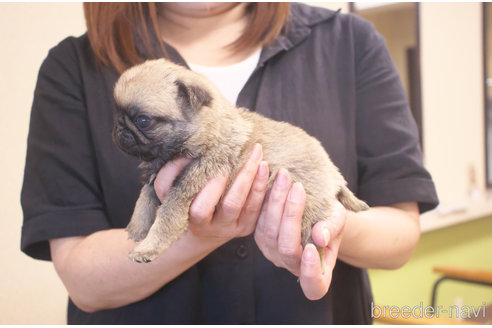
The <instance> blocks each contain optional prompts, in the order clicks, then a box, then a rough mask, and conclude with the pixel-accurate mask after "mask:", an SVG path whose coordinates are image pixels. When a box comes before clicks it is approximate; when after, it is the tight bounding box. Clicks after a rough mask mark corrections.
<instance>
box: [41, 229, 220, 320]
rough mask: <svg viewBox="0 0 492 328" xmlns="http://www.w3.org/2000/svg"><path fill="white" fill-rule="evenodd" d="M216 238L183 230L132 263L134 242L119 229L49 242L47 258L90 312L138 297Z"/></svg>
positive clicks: (213, 246)
mask: <svg viewBox="0 0 492 328" xmlns="http://www.w3.org/2000/svg"><path fill="white" fill-rule="evenodd" d="M220 244H221V242H219V241H218V240H211V239H200V238H199V237H196V236H195V235H193V234H192V233H190V232H189V231H188V232H186V233H185V234H183V236H182V237H181V238H180V239H179V240H178V241H176V242H175V243H173V244H172V246H171V248H169V249H168V250H167V251H166V252H164V253H163V254H162V255H161V256H160V257H159V258H158V259H157V260H155V261H154V262H151V263H146V264H138V263H133V262H132V261H131V260H130V259H129V258H128V252H129V251H130V250H131V249H132V248H133V247H135V245H136V244H135V243H134V242H133V241H131V240H129V239H128V235H127V233H126V232H125V231H124V230H123V229H111V230H105V231H100V232H96V233H94V234H91V235H89V236H87V237H68V238H61V239H54V240H51V241H50V246H51V252H52V258H53V262H54V264H55V268H56V271H57V272H58V274H59V276H60V277H61V279H62V281H63V283H64V285H65V287H66V288H67V290H68V293H69V295H70V297H71V299H72V300H73V302H74V303H75V304H76V305H77V306H78V307H79V308H81V309H82V310H84V311H87V312H94V311H98V310H103V309H110V308H116V307H121V306H124V305H127V304H130V303H133V302H136V301H139V300H142V299H144V298H146V297H148V296H150V295H151V294H153V293H154V292H156V291H157V290H159V289H160V288H161V287H162V286H164V285H165V284H166V283H168V282H170V281H171V280H173V279H174V278H175V277H177V276H178V275H180V274H181V273H183V272H184V271H186V270H187V269H188V268H190V267H191V266H192V265H194V264H195V263H197V262H198V261H199V260H201V259H202V258H204V257H205V256H206V255H207V254H209V253H210V252H212V251H213V250H214V249H216V248H217V247H218V246H220Z"/></svg>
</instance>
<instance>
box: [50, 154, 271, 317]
mask: <svg viewBox="0 0 492 328" xmlns="http://www.w3.org/2000/svg"><path fill="white" fill-rule="evenodd" d="M261 158H262V151H261V147H258V146H257V147H255V150H254V151H253V153H252V155H251V156H250V158H249V160H248V161H247V163H246V164H245V165H244V166H243V168H242V169H241V171H240V172H239V174H238V176H237V177H236V179H235V181H234V183H233V184H232V186H231V188H230V190H229V191H228V192H227V193H226V194H225V195H224V198H223V200H222V201H221V202H220V203H219V200H220V197H221V195H222V194H223V192H224V189H225V186H226V182H227V177H226V176H220V177H217V178H214V179H212V180H211V181H210V182H209V183H208V184H207V185H206V187H205V188H204V189H203V190H202V191H201V192H200V193H199V194H198V195H197V197H196V198H195V200H194V201H193V203H192V205H191V207H190V226H189V229H188V230H187V231H186V232H185V233H184V234H183V235H182V237H181V238H180V239H179V240H178V241H176V242H175V243H173V244H172V246H171V247H170V248H169V249H168V250H167V251H166V252H164V253H163V254H162V255H161V256H160V257H159V258H158V259H157V260H155V261H154V262H151V263H148V264H137V263H133V262H131V261H130V260H129V259H128V252H129V251H130V250H131V249H132V248H133V247H135V245H136V243H134V242H133V241H131V240H129V239H128V235H127V233H126V232H125V231H124V230H123V229H110V230H104V231H99V232H96V233H93V234H91V235H89V236H86V237H67V238H60V239H53V240H51V241H50V247H51V255H52V260H53V263H54V265H55V268H56V271H57V272H58V274H59V276H60V278H61V280H62V281H63V283H64V285H65V287H66V288H67V290H68V293H69V295H70V297H71V299H72V301H73V302H74V303H75V304H76V305H77V306H78V307H79V308H80V309H82V310H84V311H87V312H93V311H98V310H103V309H110V308H116V307H121V306H124V305H127V304H130V303H133V302H136V301H139V300H142V299H144V298H146V297H148V296H150V295H151V294H153V293H154V292H156V291H157V290H158V289H160V288H161V287H162V286H164V285H165V284H166V283H168V282H170V281H171V280H173V279H174V278H176V277H177V276H179V275H180V274H181V273H183V272H184V271H186V270H187V269H188V268H190V267H191V266H192V265H194V264H195V263H197V262H198V261H200V260H201V259H203V258H204V257H205V256H206V255H207V254H209V253H210V252H212V251H213V250H214V249H216V248H217V247H219V246H220V245H222V244H224V243H226V242H227V241H228V240H230V239H232V238H234V237H240V236H245V235H248V234H251V233H252V232H253V231H254V228H255V225H256V220H257V218H258V216H259V213H260V210H261V205H262V203H263V199H264V196H265V191H266V186H267V182H268V166H267V165H266V163H264V162H261ZM186 164H187V160H183V159H181V160H178V161H174V162H171V163H169V164H168V165H166V166H165V167H164V168H163V169H161V171H160V172H159V174H158V177H157V179H156V183H155V186H156V188H155V189H156V192H157V194H158V196H159V198H161V199H162V198H163V197H164V196H165V193H166V192H167V190H168V189H169V187H170V185H171V183H172V181H173V180H174V177H175V176H176V175H177V174H178V173H179V172H180V171H181V169H182V168H183V167H184V165H186ZM204 201H206V203H207V208H206V209H204V204H203V202H204ZM209 209H211V210H209Z"/></svg>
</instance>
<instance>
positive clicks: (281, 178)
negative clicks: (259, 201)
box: [275, 169, 289, 188]
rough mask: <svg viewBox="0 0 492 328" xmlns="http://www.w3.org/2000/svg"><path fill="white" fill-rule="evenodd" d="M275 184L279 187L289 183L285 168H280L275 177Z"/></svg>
mask: <svg viewBox="0 0 492 328" xmlns="http://www.w3.org/2000/svg"><path fill="white" fill-rule="evenodd" d="M275 185H277V187H279V188H285V187H287V186H288V185H289V173H288V172H287V170H286V169H280V170H279V171H278V173H277V177H276V178H275Z"/></svg>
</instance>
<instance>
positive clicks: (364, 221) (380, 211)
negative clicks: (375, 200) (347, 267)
mask: <svg viewBox="0 0 492 328" xmlns="http://www.w3.org/2000/svg"><path fill="white" fill-rule="evenodd" d="M419 237H420V226H419V211H418V207H417V204H416V203H414V202H411V203H400V204H396V205H394V206H391V207H389V206H387V207H373V208H371V209H369V210H367V211H362V212H358V213H353V212H347V221H346V224H345V228H344V231H343V239H342V243H341V245H340V251H339V254H338V257H339V258H340V259H341V260H342V261H344V262H346V263H349V264H351V265H354V266H358V267H363V268H378V269H396V268H399V267H401V266H402V265H403V264H405V263H406V262H407V261H408V260H409V259H410V257H411V256H412V254H413V251H414V249H415V246H416V245H417V243H418V240H419Z"/></svg>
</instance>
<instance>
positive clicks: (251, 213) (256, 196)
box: [238, 162, 269, 235]
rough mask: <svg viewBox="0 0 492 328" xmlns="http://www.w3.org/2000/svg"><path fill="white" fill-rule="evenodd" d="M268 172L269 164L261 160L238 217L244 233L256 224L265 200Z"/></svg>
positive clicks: (248, 232) (247, 232) (251, 229)
mask: <svg viewBox="0 0 492 328" xmlns="http://www.w3.org/2000/svg"><path fill="white" fill-rule="evenodd" d="M268 173H269V170H268V164H267V163H266V162H260V165H259V167H258V172H257V173H256V177H255V180H254V181H253V185H252V186H251V190H250V191H249V195H248V198H247V199H246V203H245V204H244V206H243V209H242V211H241V214H240V215H239V219H238V226H239V227H241V229H242V230H243V233H242V234H243V235H248V234H250V233H251V232H252V231H253V230H254V228H255V226H256V222H257V219H258V217H259V215H260V212H261V207H262V205H263V201H264V200H265V194H266V189H267V185H268Z"/></svg>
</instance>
